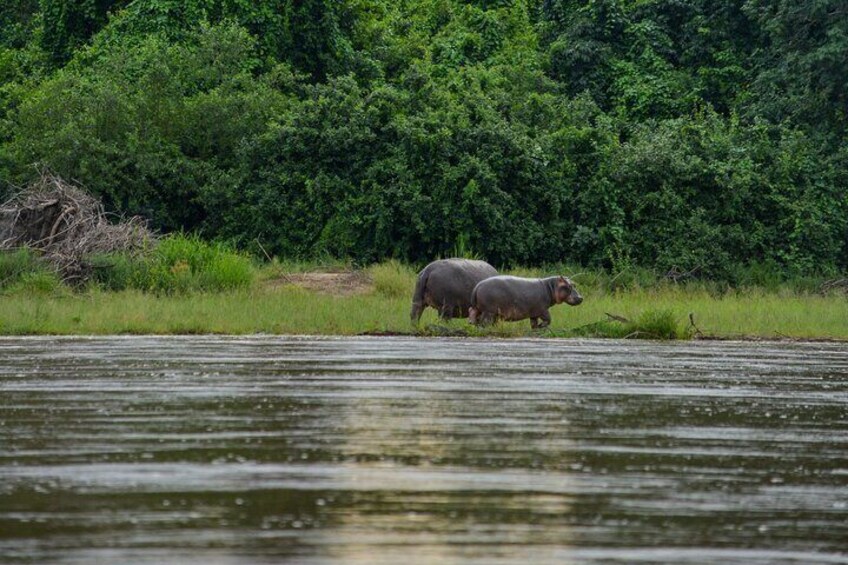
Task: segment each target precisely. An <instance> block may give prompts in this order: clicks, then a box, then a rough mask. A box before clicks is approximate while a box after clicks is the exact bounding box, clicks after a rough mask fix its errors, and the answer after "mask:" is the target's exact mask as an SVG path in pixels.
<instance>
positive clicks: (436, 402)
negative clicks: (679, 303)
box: [0, 337, 848, 565]
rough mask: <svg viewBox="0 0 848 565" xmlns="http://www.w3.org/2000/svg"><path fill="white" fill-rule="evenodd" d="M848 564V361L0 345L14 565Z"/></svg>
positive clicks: (4, 489)
mask: <svg viewBox="0 0 848 565" xmlns="http://www.w3.org/2000/svg"><path fill="white" fill-rule="evenodd" d="M516 562H518V563H591V564H596V563H728V564H729V563H739V564H743V563H744V564H746V565H747V564H766V563H768V564H773V563H798V564H802V563H803V564H808V563H848V347H846V346H845V345H821V344H818V345H815V344H807V345H800V344H798V345H795V344H750V343H711V344H707V343H692V344H673V345H667V344H653V343H631V342H612V341H533V340H524V341H522V340H514V341H482V340H477V341H469V340H447V339H444V340H440V339H432V340H431V339H426V340H425V339H385V338H361V339H312V338H309V339H307V338H272V337H268V338H206V337H203V338H137V337H134V338H109V339H53V338H43V339H0V563H4V564H5V563H80V564H82V563H85V564H91V563H192V564H194V563H198V564H204V565H212V564H219V563H220V564H248V563H249V564H254V563H257V564H263V563H305V564H318V563H363V564H364V563H368V564H384V563H385V564H394V563H409V564H412V563H448V564H453V563H463V564H464V563H479V564H484V563H485V564H489V563H516Z"/></svg>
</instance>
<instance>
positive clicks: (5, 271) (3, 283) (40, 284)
mask: <svg viewBox="0 0 848 565" xmlns="http://www.w3.org/2000/svg"><path fill="white" fill-rule="evenodd" d="M61 286H62V281H61V279H60V278H59V275H57V274H56V273H55V272H54V271H53V270H51V269H50V267H49V266H47V265H46V264H45V263H42V262H41V261H40V260H39V259H38V256H37V255H35V253H33V252H32V251H31V250H29V249H26V248H23V249H18V250H16V251H6V252H0V289H3V290H9V291H11V292H19V291H24V292H35V293H51V292H55V291H56V290H58V289H59V288H61Z"/></svg>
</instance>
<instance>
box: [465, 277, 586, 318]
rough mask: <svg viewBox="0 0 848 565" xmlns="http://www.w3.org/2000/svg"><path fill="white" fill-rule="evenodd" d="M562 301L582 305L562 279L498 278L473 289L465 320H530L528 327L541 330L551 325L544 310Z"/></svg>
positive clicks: (548, 315) (580, 297) (573, 288)
mask: <svg viewBox="0 0 848 565" xmlns="http://www.w3.org/2000/svg"><path fill="white" fill-rule="evenodd" d="M563 302H565V303H566V304H569V305H571V306H577V305H578V304H580V303H581V302H583V297H582V296H580V293H579V292H577V289H576V288H575V287H574V283H573V282H571V280H570V279H568V278H566V277H548V278H545V279H524V278H521V277H511V276H507V275H500V276H497V277H492V278H489V279H486V280H484V281H481V282H480V283H478V284H477V286H475V287H474V291H473V292H472V293H471V308H470V309H469V310H468V318H469V321H470V322H471V323H472V324H478V323H479V324H484V325H485V324H491V323H492V322H494V321H495V320H506V321H508V322H516V321H518V320H524V319H526V318H530V326H531V327H532V328H534V329H535V328H544V327H547V326H548V325H549V324H550V323H551V313H550V312H548V308H550V307H551V306H555V305H557V304H562V303H563ZM539 320H541V322H540V321H539Z"/></svg>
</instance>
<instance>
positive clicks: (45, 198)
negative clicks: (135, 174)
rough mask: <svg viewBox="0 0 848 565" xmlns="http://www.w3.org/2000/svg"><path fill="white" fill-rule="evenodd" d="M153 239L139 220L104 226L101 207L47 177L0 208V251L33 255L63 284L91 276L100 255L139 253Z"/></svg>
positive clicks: (76, 189) (81, 192)
mask: <svg viewBox="0 0 848 565" xmlns="http://www.w3.org/2000/svg"><path fill="white" fill-rule="evenodd" d="M155 241H156V237H155V235H154V234H153V232H151V231H150V230H149V229H148V228H147V225H146V222H145V221H144V220H143V219H142V218H140V217H137V216H136V217H132V218H129V219H120V220H119V221H118V222H117V223H112V222H110V221H109V220H108V218H107V214H106V211H105V210H104V208H103V204H101V202H100V201H99V200H98V199H96V198H95V197H93V196H92V195H90V194H88V193H87V192H85V191H84V190H82V189H81V188H79V187H77V186H74V185H72V184H70V183H67V182H65V181H64V180H62V179H61V178H59V177H57V176H55V175H53V174H52V173H50V172H49V171H43V172H42V173H41V176H40V177H39V178H38V179H37V180H36V181H35V182H33V183H32V184H30V185H29V186H28V187H26V188H25V189H23V190H21V191H19V192H18V193H17V194H15V195H14V196H13V197H12V198H10V199H9V200H7V201H6V202H5V203H3V204H1V205H0V250H13V249H19V248H23V247H27V248H30V249H34V250H37V251H38V252H39V253H40V255H41V256H42V258H43V259H44V260H45V261H47V262H48V263H50V264H51V265H52V266H53V267H54V268H55V269H56V271H57V272H58V273H59V274H60V275H61V276H62V278H63V279H64V280H65V281H68V282H76V281H84V280H86V279H87V278H88V277H89V276H90V275H91V267H90V264H89V259H90V257H91V256H92V255H96V254H100V253H114V252H122V253H139V252H141V251H142V250H145V249H149V248H150V247H152V246H153V245H154V244H155Z"/></svg>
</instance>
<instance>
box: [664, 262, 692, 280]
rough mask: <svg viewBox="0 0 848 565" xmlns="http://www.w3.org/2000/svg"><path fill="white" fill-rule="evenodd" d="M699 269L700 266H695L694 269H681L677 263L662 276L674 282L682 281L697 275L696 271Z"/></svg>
mask: <svg viewBox="0 0 848 565" xmlns="http://www.w3.org/2000/svg"><path fill="white" fill-rule="evenodd" d="M700 270H701V267H700V266H697V267H695V268H694V269H690V270H688V271H687V270H686V269H681V268H680V267H678V266H677V265H675V266H673V267H672V268H671V269H669V270H668V272H667V273H666V274H665V275H664V276H663V278H665V279H668V280H670V281H671V282H674V283H679V282H683V281H688V280H693V279H694V278H696V276H697V275H698V271H700Z"/></svg>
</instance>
